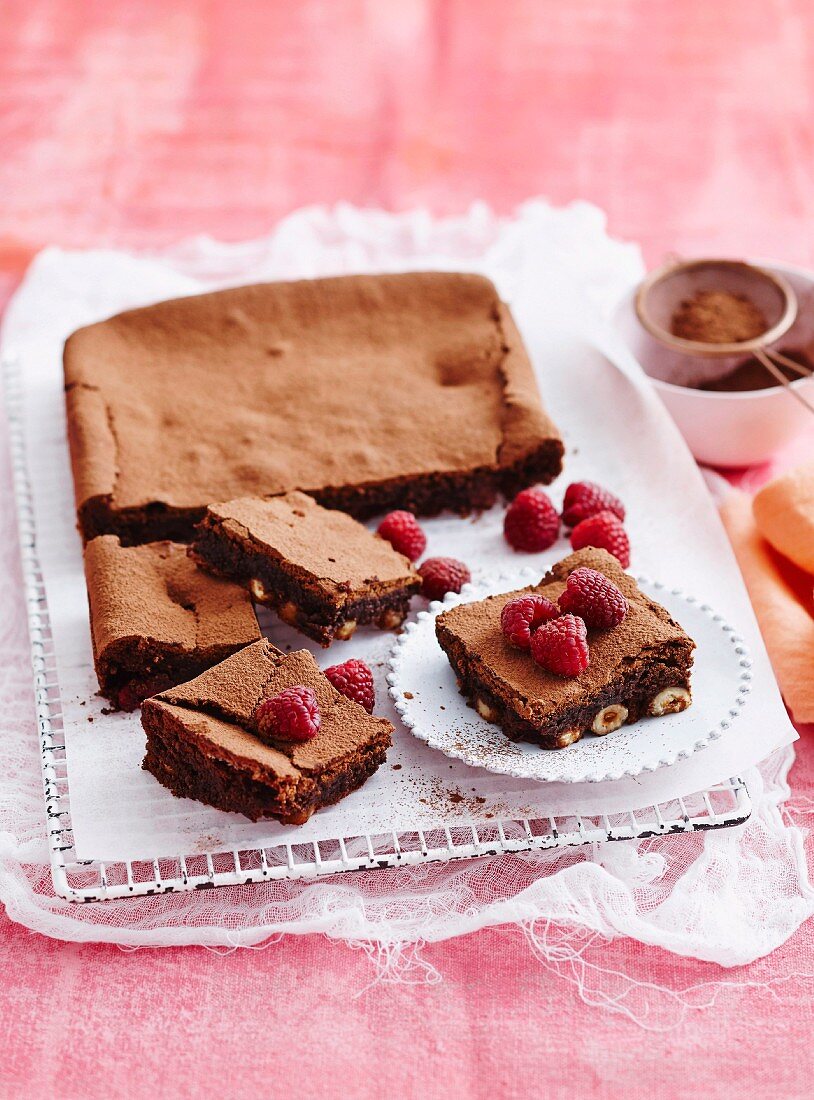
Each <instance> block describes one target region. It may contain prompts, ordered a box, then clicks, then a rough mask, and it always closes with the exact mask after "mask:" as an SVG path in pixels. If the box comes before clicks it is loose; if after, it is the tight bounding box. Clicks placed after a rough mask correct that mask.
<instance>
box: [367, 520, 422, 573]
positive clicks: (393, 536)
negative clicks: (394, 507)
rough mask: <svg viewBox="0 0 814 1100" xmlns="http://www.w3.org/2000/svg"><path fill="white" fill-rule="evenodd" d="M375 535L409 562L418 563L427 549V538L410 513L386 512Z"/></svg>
mask: <svg viewBox="0 0 814 1100" xmlns="http://www.w3.org/2000/svg"><path fill="white" fill-rule="evenodd" d="M376 533H377V534H378V535H380V536H381V537H382V538H383V539H386V540H387V542H389V543H390V545H391V546H392V547H393V549H394V550H397V551H398V552H399V554H404V556H405V558H409V559H410V561H418V559H419V558H420V557H421V555H422V554H423V553H424V551H425V550H426V549H427V536H426V535H425V534H424V532H423V531H422V530H421V527H420V526H419V523H418V520H417V519H416V518H415V516H414V515H413V513H412V512H402V511H397V512H388V513H387V515H386V516H385V517H384V519H383V520H382V522H381V523H380V524H379V526H378V527H377V528H376Z"/></svg>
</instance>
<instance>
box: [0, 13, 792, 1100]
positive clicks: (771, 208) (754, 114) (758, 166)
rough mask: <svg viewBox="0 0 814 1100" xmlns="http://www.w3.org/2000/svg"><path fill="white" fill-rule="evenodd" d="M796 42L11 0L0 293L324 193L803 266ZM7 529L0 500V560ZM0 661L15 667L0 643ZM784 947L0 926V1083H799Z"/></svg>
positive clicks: (680, 19)
mask: <svg viewBox="0 0 814 1100" xmlns="http://www.w3.org/2000/svg"><path fill="white" fill-rule="evenodd" d="M812 35H814V11H812V8H811V5H810V3H808V0H786V2H785V3H784V4H782V5H773V6H769V5H766V4H765V3H764V2H763V0H719V2H718V3H716V4H709V3H708V2H706V0H685V2H683V3H680V4H675V3H668V2H661V0H655V2H654V0H614V2H613V3H604V4H603V3H598V2H589V0H575V2H573V3H569V4H562V3H559V2H555V0H551V2H543V3H535V2H531V0H530V2H514V0H502V2H501V3H477V2H473V0H468V2H467V0H437V2H433V0H423V2H422V0H393V2H390V3H388V2H381V3H377V4H370V3H365V2H363V0H358V2H343V0H336V2H330V0H325V2H324V3H315V2H304V3H300V4H297V5H293V4H283V3H269V4H264V5H260V4H244V5H236V4H233V3H230V2H223V3H198V2H195V0H189V2H186V3H184V2H168V0H165V2H163V3H145V4H129V3H125V2H115V0H114V2H111V0H104V2H99V3H90V2H81V0H74V2H70V0H69V2H65V0H62V2H58V0H52V2H49V0H26V2H25V3H23V2H18V3H13V2H12V3H10V4H7V5H5V7H4V10H3V18H2V20H0V47H2V57H3V64H2V66H0V97H2V103H3V110H2V115H0V194H2V196H3V200H2V207H0V279H2V283H0V290H2V293H3V295H4V296H7V294H8V293H9V292H10V291H11V290H12V289H13V286H14V285H15V283H16V281H17V279H18V278H19V275H20V273H21V272H22V270H23V268H24V266H25V264H26V262H27V260H28V258H29V257H30V256H31V254H32V253H33V252H34V251H35V250H37V249H38V248H40V247H42V246H43V245H45V244H48V243H59V244H64V245H76V246H87V245H95V244H113V245H124V246H130V247H145V246H156V245H161V244H164V243H167V242H170V241H174V240H176V239H177V238H178V237H180V236H183V235H186V234H191V233H199V232H208V233H211V234H213V235H216V236H220V237H225V238H229V239H239V238H245V237H249V236H251V235H253V234H259V233H261V232H263V231H265V230H267V229H268V227H269V225H270V224H271V223H272V222H273V221H274V220H275V219H276V218H278V217H279V216H280V215H282V214H284V213H286V212H287V211H289V210H291V209H293V208H294V207H296V206H299V205H302V204H304V203H309V202H317V201H318V202H332V201H334V200H338V199H349V200H351V201H353V202H355V203H358V204H376V205H382V206H385V207H391V208H397V209H401V208H405V207H410V206H414V205H416V204H421V203H426V204H428V205H430V206H431V207H432V208H433V209H434V210H435V211H436V212H439V213H442V212H449V211H455V210H459V209H461V208H462V207H463V206H464V205H466V204H468V203H469V201H471V200H472V199H474V198H484V199H486V200H487V201H489V202H491V203H492V204H493V205H495V206H496V207H497V208H498V209H500V210H508V209H510V208H511V207H512V205H513V204H515V203H516V202H517V201H519V200H521V199H523V198H524V197H526V196H528V195H530V194H536V193H542V194H545V195H547V196H549V197H550V198H552V199H553V200H555V201H558V202H562V201H567V200H569V199H571V198H573V197H584V198H589V199H591V200H593V201H595V202H597V203H598V204H599V205H601V206H603V207H604V208H605V209H606V210H607V211H608V212H609V217H610V228H611V231H612V232H613V233H615V234H617V235H620V236H625V237H631V238H635V239H638V240H640V241H641V242H642V243H643V245H644V248H645V253H646V256H647V259H648V260H649V261H650V262H653V261H655V260H657V259H659V258H660V257H661V255H662V254H663V253H664V252H665V251H667V250H670V249H677V250H680V251H683V252H686V253H692V252H698V251H703V252H707V253H709V252H716V251H720V252H729V253H744V254H764V255H768V256H775V257H778V258H781V259H785V260H789V261H795V262H799V263H812V262H814V235H813V234H812V231H811V228H810V226H811V225H812V224H814V218H813V217H812V202H813V201H814V200H812V194H814V191H812V187H811V179H812V166H813V165H812V162H813V161H814V130H812V119H813V118H814V79H813V78H812V73H814V48H812V45H811V42H812ZM811 442H812V441H811V438H809V439H807V440H803V441H801V442H800V443H799V444H798V445H797V447H796V448H795V449H793V450H792V451H790V452H789V453H788V454H787V455H785V456H781V459H780V461H781V462H788V461H790V460H791V459H792V458H793V457H794V456H795V455H802V454H803V453H804V452H805V451H806V449H810V448H811ZM7 474H8V471H7V465H6V464H5V463H4V464H3V467H2V475H3V476H6V477H7ZM765 475H766V471H765V470H764V471H757V472H751V473H750V474H748V475H747V476H748V479H749V480H752V481H754V480H759V479H760V478H762V477H765ZM14 537H15V536H14V532H13V528H12V526H11V523H10V521H9V517H8V516H4V517H0V539H2V540H3V545H4V546H5V547H6V550H8V547H9V545H10V541H11V540H12V539H13V538H14ZM3 657H4V659H7V660H13V661H17V662H19V663H20V668H21V671H22V669H23V667H24V663H25V660H26V653H25V648H24V645H23V641H22V639H7V638H6V639H4V650H3ZM803 732H804V736H803V739H802V741H801V743H800V745H799V761H798V764H797V766H796V768H795V770H794V772H793V782H794V787H795V794H794V799H793V806H794V807H796V809H795V810H794V812H795V813H796V814H797V815H798V820H801V821H802V820H804V816H803V815H804V814H805V812H806V810H807V809H810V807H811V806H812V805H814V800H812V799H813V798H814V754H812V752H811V749H810V738H808V739H807V738H806V736H805V731H803ZM813 941H814V935H812V929H811V927H810V926H808V927H804V928H803V929H801V930H800V931H799V932H798V933H797V934H796V935H795V936H794V937H793V939H792V940H791V941H790V942H789V943H788V944H787V945H786V946H785V947H784V948H782V949H781V950H780V951H778V952H776V953H775V954H774V955H773V956H772V957H771V958H770V959H768V960H764V961H763V962H761V963H759V964H756V965H755V966H752V967H749V968H746V969H744V970H743V971H740V972H736V973H731V972H727V973H722V972H721V971H720V970H718V969H716V968H713V967H710V966H704V965H701V964H698V963H693V962H689V961H684V960H680V959H675V958H673V957H670V956H666V955H664V954H661V953H657V952H654V951H651V950H645V949H643V948H640V947H639V946H638V945H636V944H633V943H630V942H618V943H615V944H612V945H610V946H607V945H596V944H594V945H590V946H589V947H588V948H587V950H586V956H585V959H586V967H585V968H584V969H583V970H580V971H574V970H570V969H569V971H568V972H567V973H560V974H556V973H554V972H552V971H551V970H549V969H544V968H543V967H542V965H541V964H539V963H538V962H537V961H536V960H535V959H534V958H533V956H532V955H531V954H530V952H529V949H528V946H527V945H526V943H525V942H524V941H523V939H522V937H521V936H520V934H519V933H518V932H517V931H515V930H513V929H507V930H498V931H490V932H484V933H480V934H478V935H475V936H470V937H467V938H466V939H463V940H460V941H455V942H452V943H447V944H442V945H437V946H432V947H428V948H426V949H425V951H424V960H425V961H426V962H427V963H429V964H430V965H431V966H433V967H435V968H436V969H437V972H438V973H439V974H440V976H441V977H442V978H443V981H442V982H441V983H439V984H435V985H427V984H421V985H389V984H387V983H380V984H377V985H373V986H370V984H369V983H370V982H371V979H372V978H373V976H374V971H373V970H372V968H371V966H370V963H369V961H368V960H367V959H366V958H365V956H364V954H363V953H362V952H361V951H352V950H351V949H350V948H348V947H345V946H343V945H335V944H330V943H327V942H326V941H324V940H322V939H319V938H308V939H304V940H296V939H288V940H284V941H282V942H280V943H275V944H272V945H270V946H269V947H268V948H267V949H266V950H264V951H260V952H256V951H241V952H237V953H235V954H232V955H229V956H227V957H222V956H220V955H215V954H211V953H208V952H204V951H201V950H166V951H160V952H159V951H144V952H140V953H135V954H131V953H123V952H121V951H119V950H117V949H115V948H109V947H99V946H75V945H71V944H62V943H56V942H50V941H47V940H45V939H43V938H41V937H39V936H36V935H32V934H31V933H29V932H27V931H26V930H25V929H22V928H19V927H17V926H15V925H13V924H12V923H11V922H10V921H9V920H8V919H7V918H6V917H2V916H0V973H2V976H3V977H2V982H1V983H0V1049H2V1052H3V1053H2V1056H0V1094H2V1095H20V1094H22V1093H23V1092H25V1093H27V1094H30V1095H32V1096H40V1095H44V1094H46V1093H49V1094H50V1093H60V1094H62V1095H65V1096H79V1095H82V1096H88V1097H92V1096H97V1095H99V1096H102V1095H104V1096H110V1095H124V1094H128V1095H130V1096H142V1095H173V1096H179V1097H184V1096H199V1095H203V1094H204V1093H205V1092H209V1093H211V1092H212V1091H214V1092H216V1093H221V1094H224V1095H230V1096H235V1097H243V1096H250V1095H265V1094H266V1093H268V1092H269V1091H270V1089H271V1088H272V1087H273V1088H274V1090H275V1091H277V1092H280V1094H281V1095H286V1094H287V1093H288V1092H289V1091H291V1090H292V1089H296V1093H297V1095H298V1096H303V1097H307V1096H310V1095H316V1094H317V1093H318V1092H320V1091H329V1090H331V1089H332V1088H333V1089H339V1088H340V1087H341V1089H342V1091H343V1092H346V1093H348V1094H349V1095H359V1096H374V1095H375V1096H379V1095H388V1094H390V1095H415V1094H421V1095H424V1096H427V1097H432V1096H442V1095H443V1096H448V1095H450V1094H451V1095H473V1096H481V1095H482V1096H486V1095H498V1096H501V1097H514V1096H523V1095H529V1094H530V1093H531V1092H532V1091H533V1092H534V1093H535V1094H536V1095H540V1096H546V1097H551V1098H557V1097H561V1096H562V1097H566V1096H567V1097H568V1098H569V1100H572V1098H573V1097H574V1096H588V1095H601V1096H617V1095H631V1094H632V1095H638V1094H647V1095H660V1096H664V1095H673V1094H676V1095H677V1094H685V1093H686V1092H687V1090H688V1089H689V1088H692V1090H693V1092H694V1093H697V1094H698V1095H700V1096H704V1097H710V1098H712V1097H716V1096H727V1097H728V1096H731V1095H733V1094H735V1093H737V1092H738V1091H740V1090H741V1089H743V1088H744V1087H745V1088H749V1089H751V1090H754V1091H758V1090H760V1091H762V1092H763V1093H764V1094H766V1095H770V1096H784V1097H798V1096H800V1097H802V1096H805V1095H810V1089H811V1072H812V1068H814V1060H812V1055H811V1053H810V1041H809V1036H808V1032H809V1030H810V1026H811V1022H812V1010H811V1007H810V1006H811V999H812V993H814V977H813V975H814V953H813V952H812V948H814V942H813ZM596 968H600V969H596ZM615 970H619V971H626V972H627V971H630V972H633V973H634V974H635V975H636V976H637V977H638V978H639V980H641V981H650V982H652V983H654V987H655V986H658V987H666V988H667V989H669V990H672V991H673V992H672V993H667V992H664V991H663V990H662V989H661V988H659V989H656V988H653V989H651V990H650V991H649V992H645V993H644V994H641V993H639V994H637V996H646V997H647V998H648V1004H649V1005H650V1006H651V1022H652V1025H653V1027H654V1028H657V1029H658V1030H657V1031H654V1032H653V1033H650V1034H645V1033H644V1032H642V1031H641V1030H640V1028H639V1027H637V1026H635V1025H633V1024H632V1023H631V1022H630V1021H629V1020H628V1019H627V1018H626V1017H625V1016H624V1015H623V1014H620V1013H614V1012H612V1011H610V1010H609V1009H608V1008H602V1007H595V1006H593V1004H592V1002H593V1001H595V1000H597V999H599V997H600V995H604V996H605V997H608V996H616V995H618V994H621V993H623V992H624V988H625V981H624V979H622V978H618V977H614V973H613V972H614V971H615ZM722 978H723V979H724V980H725V981H726V982H727V983H730V984H727V985H723V986H721V985H713V986H706V985H704V983H709V982H712V983H719V982H720V981H721V979H722ZM578 981H581V982H582V983H583V991H584V999H581V998H580V996H579V995H578V992H577V988H576V984H575V983H576V982H578ZM597 991H598V992H597ZM682 991H683V992H682ZM586 1002H588V1003H586ZM622 1003H624V1002H622ZM639 1007H640V1006H639ZM662 1029H668V1030H667V1031H666V1032H664V1031H663V1030H662Z"/></svg>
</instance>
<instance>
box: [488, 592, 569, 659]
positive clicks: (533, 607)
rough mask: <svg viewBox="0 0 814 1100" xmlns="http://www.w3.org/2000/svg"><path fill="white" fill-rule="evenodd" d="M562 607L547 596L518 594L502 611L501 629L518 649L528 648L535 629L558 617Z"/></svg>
mask: <svg viewBox="0 0 814 1100" xmlns="http://www.w3.org/2000/svg"><path fill="white" fill-rule="evenodd" d="M559 614H560V609H559V608H558V607H557V605H556V604H555V603H552V602H551V600H548V599H546V597H545V596H535V595H532V594H529V595H528V596H516V597H515V598H514V599H513V600H509V602H508V603H507V604H506V606H505V607H504V608H503V610H502V611H501V613H500V629H501V630H502V631H503V636H504V637H505V638H506V640H507V641H508V642H511V644H512V645H514V646H517V648H518V649H528V648H529V646H530V645H531V636H532V634H533V633H534V631H535V630H536V629H537V628H538V627H539V626H542V625H543V623H547V622H548V621H549V620H550V619H556V618H557V616H558V615H559Z"/></svg>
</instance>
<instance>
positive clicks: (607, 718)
mask: <svg viewBox="0 0 814 1100" xmlns="http://www.w3.org/2000/svg"><path fill="white" fill-rule="evenodd" d="M580 567H587V569H590V570H596V571H597V572H599V573H601V574H604V576H605V577H606V578H608V580H610V581H611V582H612V583H613V585H614V586H615V587H616V588H617V589H618V590H619V591H620V592H621V593H622V595H623V597H624V600H626V602H627V609H626V613H625V614H624V617H623V618H621V621H618V620H619V616H618V615H616V616H614V617H613V618H611V619H609V620H608V621H609V622H611V623H613V625H612V626H611V627H610V629H604V630H603V629H595V628H594V629H591V628H588V629H587V646H588V647H589V649H590V656H589V657H588V653H587V648H586V647H585V643H584V635H585V626H584V623H583V621H582V620H581V619H578V618H576V619H575V617H574V616H572V615H570V614H566V615H563V616H562V619H558V618H552V616H553V615H556V614H557V608H558V607H559V610H562V609H563V605H562V603H558V601H559V600H560V597H561V596H562V595H563V593H564V592H565V590H566V587H567V584H566V582H567V579H568V577H569V576H570V574H571V573H573V572H574V571H575V570H577V569H579V568H580ZM526 596H535V597H542V598H543V600H544V601H545V605H544V606H542V605H541V613H540V615H539V619H540V622H541V624H542V625H540V626H539V627H538V628H537V629H538V630H539V631H541V632H547V633H548V632H552V633H553V632H556V630H557V627H558V624H560V623H561V624H562V631H560V633H561V634H563V635H569V634H571V635H576V633H577V632H576V631H575V630H574V629H573V628H574V627H575V626H577V625H578V626H579V633H580V637H576V636H573V637H570V636H569V637H566V638H564V642H565V644H566V646H568V645H570V646H571V650H570V651H569V650H568V649H567V648H566V649H565V650H562V651H560V654H558V656H560V658H561V659H562V657H563V656H565V657H575V656H577V655H580V656H582V658H583V659H582V660H580V661H575V662H574V663H573V666H572V667H571V668H570V669H569V670H568V671H567V672H565V673H564V674H563V675H556V674H555V673H554V672H552V671H550V670H547V669H546V668H544V667H542V666H541V665H540V664H538V663H537V661H536V660H534V659H533V658H532V655H531V654H530V652H529V648H528V646H526V647H525V648H520V647H519V645H518V644H512V642H511V641H510V640H509V638H508V637H507V636H506V634H505V633H504V630H506V629H508V628H509V627H514V628H516V625H517V624H513V623H508V624H507V623H506V622H505V619H504V623H503V628H504V629H501V615H502V612H503V608H504V607H505V606H506V604H508V603H509V602H510V601H512V600H515V599H517V598H518V597H526ZM565 602H567V600H566V601H563V603H565ZM522 610H523V607H522V605H518V611H522ZM533 610H534V608H533V607H532V606H531V605H529V609H528V612H529V615H528V617H529V618H530V617H531V615H532V613H533ZM543 612H545V614H543ZM532 625H534V624H532ZM435 630H436V635H437V637H438V641H439V643H440V645H441V648H442V649H443V650H444V652H445V653H446V654H447V657H448V658H449V661H450V664H451V665H452V667H453V669H454V670H455V673H456V675H457V677H458V680H459V682H460V686H461V691H462V693H463V694H464V695H466V696H467V697H468V698H469V700H470V701H471V702H472V704H473V706H474V707H475V708H476V709H477V711H478V713H479V714H480V715H481V716H482V717H483V718H485V719H486V720H487V721H489V722H495V723H497V724H498V725H499V726H500V727H501V728H502V730H503V732H504V733H505V734H506V736H507V737H509V738H511V739H512V740H513V741H533V742H535V743H537V744H539V745H542V746H543V747H544V748H550V749H558V748H564V747H565V746H566V745H570V744H573V742H575V741H578V740H579V739H580V738H581V737H582V736H583V735H584V734H586V733H594V734H599V735H601V734H606V733H610V732H612V731H613V730H616V729H618V728H619V727H620V726H621V725H622V724H623V723H625V722H635V721H636V720H637V719H639V718H641V717H644V716H647V715H649V716H654V717H657V716H660V715H664V714H671V713H675V712H676V711H680V710H684V709H685V708H686V707H687V706H689V704H690V702H691V695H690V669H691V666H692V659H693V649H694V648H695V643H694V642H693V641H692V639H691V638H690V637H689V635H687V634H686V633H685V632H684V631H683V630H682V628H681V627H680V626H679V625H678V623H677V622H675V621H674V620H673V619H672V618H671V617H670V615H669V613H668V612H667V611H666V610H665V609H664V608H663V607H661V606H660V605H659V604H657V603H655V602H654V601H653V600H651V599H649V597H648V596H646V595H645V594H644V593H643V592H642V591H641V590H640V588H639V586H638V585H637V584H636V582H635V581H634V580H633V578H632V577H630V576H628V575H627V573H625V572H624V570H623V569H622V568H621V566H620V565H619V562H618V561H617V560H616V558H614V557H613V556H612V555H610V554H608V553H607V552H606V551H605V550H598V549H593V548H591V549H585V550H580V551H578V552H577V553H575V554H571V555H570V556H569V557H567V558H565V559H564V560H563V561H561V562H559V563H558V564H557V565H555V566H554V567H553V568H552V569H551V570H550V571H549V572H548V573H547V574H546V575H545V576H544V577H543V579H542V580H541V581H540V583H539V584H536V585H530V586H529V587H528V588H524V589H521V590H519V591H516V592H506V593H502V594H501V595H499V596H489V597H488V598H487V599H484V600H479V601H477V602H475V603H469V604H461V605H459V606H458V607H452V608H450V609H449V610H448V611H444V612H442V614H440V615H439V616H438V618H437V619H436V624H435ZM509 632H510V631H509ZM521 640H522V641H524V642H525V639H521ZM531 641H532V647H531V648H532V651H533V650H534V648H535V647H534V635H532V638H531ZM577 648H579V650H580V653H579V654H577V652H576V651H577ZM575 673H576V674H575Z"/></svg>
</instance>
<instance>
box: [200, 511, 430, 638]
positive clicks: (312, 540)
mask: <svg viewBox="0 0 814 1100" xmlns="http://www.w3.org/2000/svg"><path fill="white" fill-rule="evenodd" d="M190 555H191V556H192V557H193V558H194V559H195V561H196V562H197V563H198V564H199V565H200V566H201V567H202V568H203V569H206V570H209V571H210V572H211V573H214V574H216V575H218V576H221V577H228V578H230V579H231V580H233V581H235V582H237V583H238V584H242V585H245V586H246V587H247V588H248V589H249V591H250V592H251V594H252V596H253V597H254V599H255V600H256V601H257V602H258V603H263V604H267V605H268V606H270V607H272V608H274V610H275V611H276V612H277V614H278V615H279V616H280V618H281V619H283V620H284V621H285V622H287V623H289V624H290V625H291V626H294V627H296V628H297V629H298V630H301V631H302V633H303V634H307V635H308V637H309V638H314V639H315V641H318V642H320V643H321V644H322V645H323V646H327V645H330V644H331V642H332V641H333V640H334V638H339V639H347V638H350V637H351V635H352V634H353V632H354V631H355V630H356V627H357V626H360V625H364V624H367V623H374V624H375V625H376V626H379V627H382V628H383V629H386V630H392V629H395V628H396V627H398V626H400V625H401V623H402V622H403V621H404V618H405V616H406V614H407V612H408V610H409V606H410V599H411V597H412V596H413V595H415V593H416V592H418V591H419V589H420V588H421V578H420V576H419V575H418V573H417V572H416V570H415V569H414V568H413V565H412V563H411V562H410V561H409V559H408V558H406V557H405V556H404V555H403V554H399V553H398V552H397V551H396V550H394V549H393V547H392V546H391V545H390V543H389V542H386V541H385V540H384V539H382V538H380V537H379V536H378V535H374V534H372V533H371V532H370V531H368V529H367V528H366V527H363V526H362V524H361V523H358V522H357V521H356V520H355V519H352V518H351V517H350V516H349V515H346V513H344V512H338V511H336V510H334V509H329V508H322V507H321V506H320V505H319V504H317V502H316V501H315V500H314V499H313V498H312V497H309V496H306V495H305V494H304V493H298V492H292V493H286V494H284V495H283V496H279V497H272V498H270V499H269V500H261V499H259V498H256V497H245V498H243V499H241V500H231V501H228V502H226V503H225V504H210V505H209V507H208V508H207V510H206V515H205V516H204V518H203V520H202V521H201V522H200V524H198V526H197V527H196V528H195V536H194V540H193V543H192V546H191V547H190Z"/></svg>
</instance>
